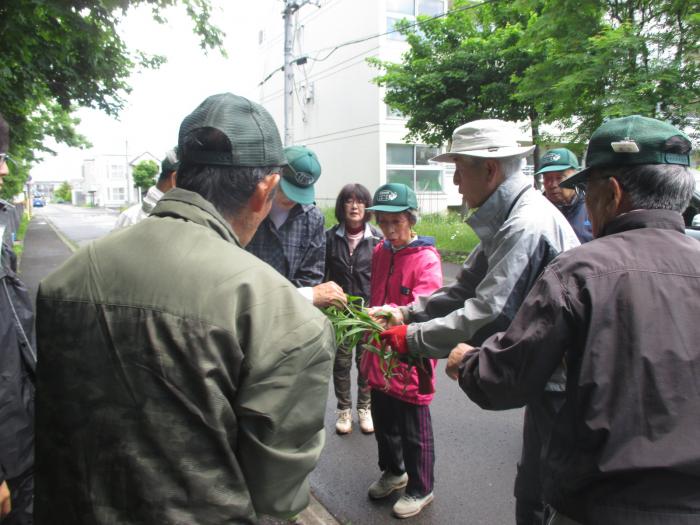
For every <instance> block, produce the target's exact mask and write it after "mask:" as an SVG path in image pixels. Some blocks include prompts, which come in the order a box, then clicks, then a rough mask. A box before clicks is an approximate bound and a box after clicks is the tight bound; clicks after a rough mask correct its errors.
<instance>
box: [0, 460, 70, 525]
mask: <svg viewBox="0 0 700 525" xmlns="http://www.w3.org/2000/svg"><path fill="white" fill-rule="evenodd" d="M7 486H8V487H9V489H10V501H11V502H12V511H10V513H9V514H8V515H7V516H6V517H5V519H3V520H2V525H32V523H34V517H33V516H34V470H33V469H29V470H28V471H27V472H25V473H24V474H22V475H20V476H17V477H16V478H12V479H8V480H7ZM57 511H59V509H57ZM59 512H60V511H59Z"/></svg>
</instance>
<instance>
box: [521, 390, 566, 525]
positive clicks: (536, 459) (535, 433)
mask: <svg viewBox="0 0 700 525" xmlns="http://www.w3.org/2000/svg"><path fill="white" fill-rule="evenodd" d="M565 396H566V394H565V393H564V392H544V393H542V395H541V396H540V397H539V398H538V399H536V400H534V401H532V402H530V403H529V404H528V405H527V406H526V407H525V421H524V424H523V450H522V453H521V455H520V462H519V463H518V473H517V475H516V476H515V490H514V494H515V523H516V524H517V525H541V524H542V523H543V522H544V503H543V502H542V461H543V459H544V457H543V456H544V451H545V446H546V445H547V443H548V442H549V437H550V434H551V432H552V426H553V424H554V418H555V416H556V415H557V413H558V412H559V410H560V409H561V407H562V405H563V404H564V400H565Z"/></svg>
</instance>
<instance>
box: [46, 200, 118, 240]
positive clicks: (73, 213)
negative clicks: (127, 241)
mask: <svg viewBox="0 0 700 525" xmlns="http://www.w3.org/2000/svg"><path fill="white" fill-rule="evenodd" d="M34 215H35V217H36V218H37V219H40V218H41V219H45V220H48V221H50V222H51V224H53V226H55V227H56V228H57V229H58V230H59V231H60V232H61V233H62V234H63V235H64V236H65V237H67V238H68V239H69V240H70V241H72V242H73V243H74V245H77V246H83V245H85V244H87V243H88V242H90V241H92V240H94V239H99V238H100V237H103V236H104V235H107V234H108V233H109V232H110V231H112V228H114V223H115V222H116V221H117V217H118V215H119V213H118V212H117V211H116V210H109V209H106V208H81V207H77V206H71V205H69V204H48V205H46V206H44V207H42V208H34Z"/></svg>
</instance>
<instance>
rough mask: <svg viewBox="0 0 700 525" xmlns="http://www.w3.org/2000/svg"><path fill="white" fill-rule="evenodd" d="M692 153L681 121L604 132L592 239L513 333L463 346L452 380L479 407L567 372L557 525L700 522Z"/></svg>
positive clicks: (591, 196)
mask: <svg viewBox="0 0 700 525" xmlns="http://www.w3.org/2000/svg"><path fill="white" fill-rule="evenodd" d="M690 149H691V144H690V140H689V139H688V137H687V136H685V135H684V134H683V133H682V132H681V131H679V130H677V129H675V128H674V127H673V126H671V125H670V124H667V123H664V122H660V121H658V120H654V119H649V118H645V117H640V116H632V117H626V118H621V119H613V120H610V121H608V122H607V123H605V124H603V125H602V126H601V127H600V128H598V130H596V132H595V133H594V134H593V136H592V138H591V141H590V144H589V146H588V154H587V156H586V159H587V163H588V167H587V168H586V169H585V170H584V171H582V172H580V173H579V174H577V175H576V176H574V177H572V178H571V179H569V180H567V181H566V182H565V184H567V185H569V186H571V185H573V184H585V185H586V186H587V192H586V205H587V207H588V212H589V217H590V219H591V223H592V229H593V235H594V236H595V239H594V240H593V241H591V242H589V243H587V244H585V245H583V246H581V247H579V248H575V249H572V250H570V251H568V252H565V253H562V254H560V255H559V257H557V259H555V260H554V262H552V263H551V264H550V265H549V266H548V267H547V269H546V270H545V272H544V274H543V275H542V277H541V278H540V279H539V280H538V281H537V283H535V286H534V287H533V288H532V290H531V292H530V293H529V294H528V296H527V298H526V299H525V302H524V303H523V305H522V307H521V308H520V309H519V311H518V313H517V314H516V316H515V319H514V320H513V322H512V323H511V325H510V327H509V328H508V329H507V330H506V331H505V332H503V333H499V334H496V335H494V336H492V337H490V338H488V339H486V340H485V341H484V343H483V344H482V345H481V346H480V348H477V349H475V348H472V347H470V346H468V345H465V344H460V345H458V346H457V347H456V348H455V349H454V350H453V351H452V353H451V354H450V358H449V360H448V366H447V373H448V375H450V376H451V377H453V378H455V379H458V380H459V383H460V386H461V387H462V388H463V389H464V390H465V392H466V393H467V395H468V396H469V397H470V398H471V399H472V400H474V401H475V402H476V403H477V404H479V405H480V406H481V407H484V408H488V409H494V410H502V409H507V408H513V407H518V406H522V405H524V404H526V403H528V401H529V400H530V399H532V398H533V397H535V396H537V395H539V393H540V392H541V391H542V390H543V388H544V386H545V384H546V382H547V380H548V378H549V377H550V375H551V373H552V371H553V370H554V369H555V368H557V366H559V364H560V363H561V362H562V361H564V363H565V364H566V370H567V381H566V401H565V403H564V406H563V408H562V409H561V410H560V412H559V413H558V415H557V417H556V419H555V423H554V428H553V430H552V435H551V438H550V440H549V443H548V444H547V446H546V452H545V470H544V498H545V501H546V502H547V503H548V504H549V506H550V507H549V513H550V519H551V521H547V523H548V525H549V524H551V525H556V524H563V523H567V524H575V523H586V524H605V525H622V524H635V525H660V524H664V525H668V524H673V525H681V524H683V525H690V524H695V525H697V524H698V523H700V447H699V446H698V443H700V394H699V392H700V379H699V378H700V375H699V374H698V370H700V345H698V341H700V323H698V320H697V312H698V308H697V298H698V297H700V244H698V242H697V241H696V240H694V239H692V238H690V237H687V236H686V235H684V226H683V218H682V216H681V212H682V211H683V210H684V209H685V207H686V206H687V205H688V202H689V200H690V198H691V195H692V193H693V188H694V184H695V183H694V178H693V173H692V170H690V169H689V165H690V157H689V153H690Z"/></svg>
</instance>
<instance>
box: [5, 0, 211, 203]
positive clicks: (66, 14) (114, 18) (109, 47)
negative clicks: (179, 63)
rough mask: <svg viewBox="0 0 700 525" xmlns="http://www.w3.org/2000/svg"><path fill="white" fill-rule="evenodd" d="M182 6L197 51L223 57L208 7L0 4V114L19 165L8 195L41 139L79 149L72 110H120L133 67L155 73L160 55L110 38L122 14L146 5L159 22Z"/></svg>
mask: <svg viewBox="0 0 700 525" xmlns="http://www.w3.org/2000/svg"><path fill="white" fill-rule="evenodd" d="M178 3H179V4H182V5H184V6H185V9H186V10H187V13H188V15H189V16H190V18H191V19H192V22H193V24H194V30H195V31H196V32H197V33H198V34H199V35H200V37H201V46H202V48H203V49H204V50H205V51H206V50H207V49H212V48H218V49H219V50H221V52H222V53H223V49H222V42H223V40H222V38H223V33H222V32H221V30H219V29H218V28H216V27H214V26H212V25H211V24H210V16H211V5H210V3H209V0H60V1H58V0H2V2H0V42H2V52H1V54H0V112H2V113H3V115H4V116H5V119H6V120H7V121H8V122H9V123H10V126H11V129H12V145H11V150H10V153H12V154H13V156H14V157H15V158H16V159H23V162H21V163H18V165H17V166H16V167H15V169H14V170H13V173H12V175H11V177H10V184H8V186H7V187H6V188H4V189H3V190H1V191H0V196H8V195H9V192H10V191H11V190H13V189H14V188H15V186H16V185H17V184H19V186H20V187H21V185H22V184H23V183H24V181H25V180H26V178H27V175H28V170H29V167H30V166H31V163H32V162H33V161H34V160H35V159H36V158H37V156H38V155H39V154H41V153H42V152H49V153H51V152H50V150H49V149H48V148H46V147H45V146H44V142H43V141H44V138H46V137H53V138H54V139H56V141H57V142H60V143H65V144H68V145H70V146H83V145H87V141H86V139H85V138H84V137H82V136H80V135H79V134H78V133H77V132H76V130H75V126H76V124H77V122H78V121H77V119H76V118H74V117H73V116H72V112H73V110H75V109H76V108H77V107H91V108H96V109H100V110H102V111H104V112H105V113H107V114H108V115H117V114H118V113H119V111H120V110H121V109H122V107H123V105H124V101H125V96H126V95H127V94H128V93H129V91H130V87H129V85H128V83H127V80H128V78H129V75H130V74H131V72H132V71H134V70H135V69H136V68H155V67H158V66H159V65H160V64H162V63H163V61H164V58H163V57H161V56H146V55H145V54H143V53H141V52H138V51H137V52H130V51H129V49H128V47H127V45H126V43H125V42H124V41H123V40H122V38H121V36H120V35H119V32H118V30H117V29H118V28H117V25H118V22H119V21H120V19H121V18H122V17H123V16H124V15H125V14H126V11H127V9H128V8H129V7H132V6H138V5H148V6H150V7H151V9H152V12H153V16H154V18H155V19H156V20H157V21H159V22H165V20H164V18H163V15H162V12H163V10H164V9H165V8H167V7H170V6H173V5H176V4H178Z"/></svg>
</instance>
